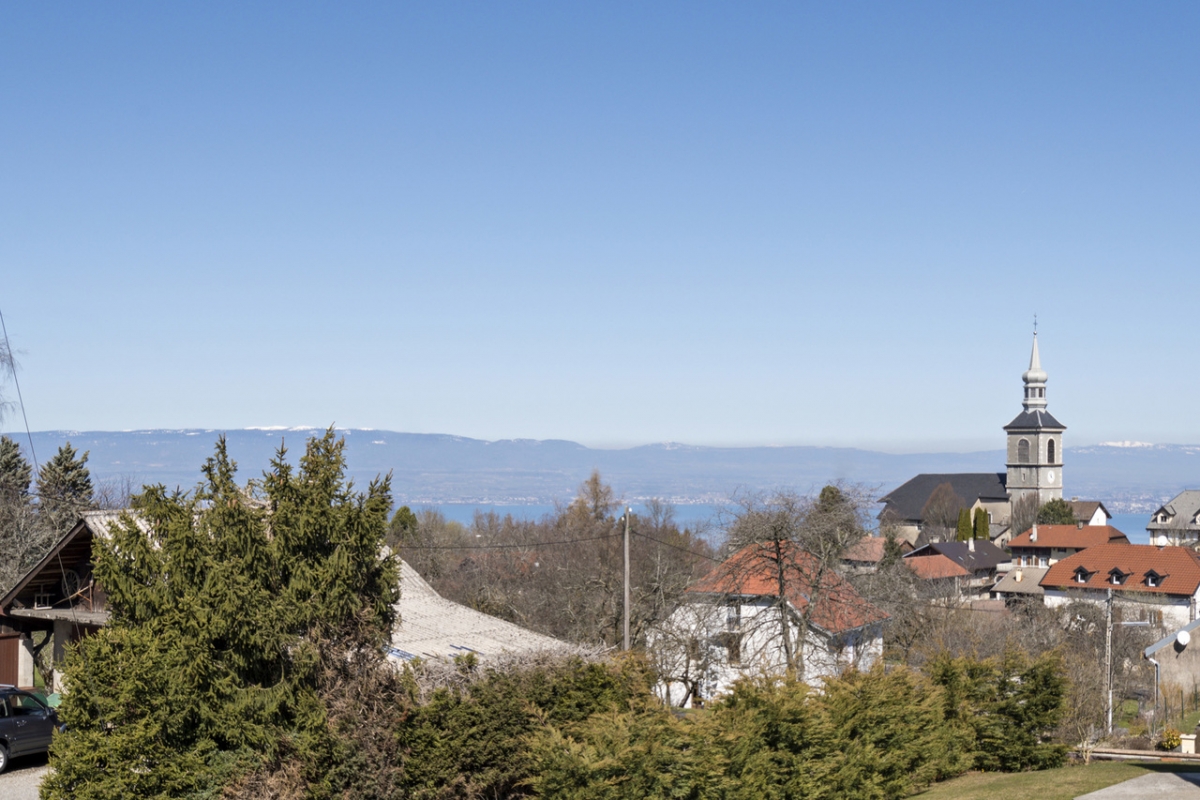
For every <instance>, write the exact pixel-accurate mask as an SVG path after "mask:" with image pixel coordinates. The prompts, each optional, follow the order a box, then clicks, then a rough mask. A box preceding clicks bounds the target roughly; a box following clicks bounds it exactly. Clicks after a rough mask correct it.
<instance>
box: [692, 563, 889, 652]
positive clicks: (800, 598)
mask: <svg viewBox="0 0 1200 800" xmlns="http://www.w3.org/2000/svg"><path fill="white" fill-rule="evenodd" d="M780 562H782V563H783V564H784V570H785V575H784V583H785V587H786V590H787V601H788V602H789V603H790V604H791V606H792V607H793V608H794V609H796V611H797V612H798V613H801V614H803V613H805V611H806V610H807V608H808V604H809V598H810V597H812V596H814V595H815V596H816V597H817V605H816V608H814V609H813V611H812V615H811V616H810V617H809V620H810V621H811V622H812V624H813V625H816V626H817V627H818V628H821V629H822V630H825V631H828V632H829V633H844V632H846V631H850V630H854V629H855V628H861V627H863V626H864V625H870V624H872V623H875V622H882V621H883V620H885V619H887V618H888V615H887V613H885V612H884V611H883V610H882V609H879V608H876V607H875V606H873V605H871V604H870V603H868V602H867V601H866V600H865V599H863V597H862V595H860V594H859V593H858V592H857V591H855V589H854V587H853V586H851V585H850V584H849V583H848V582H847V581H846V580H845V579H844V578H842V576H840V575H838V574H837V572H835V571H834V570H833V569H830V568H824V569H822V568H821V565H820V562H819V561H818V560H817V559H816V557H815V556H813V555H812V554H811V553H808V552H805V551H804V550H802V549H801V548H800V546H799V545H797V544H795V543H794V542H784V543H783V544H782V545H781V558H776V552H775V546H774V544H772V543H769V542H762V543H758V544H749V545H746V546H745V547H743V548H742V549H741V550H738V551H737V552H736V553H734V554H733V555H731V556H730V557H729V558H727V559H725V560H724V561H723V562H721V563H720V564H718V565H717V566H716V567H715V568H714V569H713V571H712V572H710V573H709V574H708V575H707V576H705V577H704V578H702V579H701V580H699V581H697V582H696V583H695V584H694V585H693V586H692V587H691V588H689V589H688V592H691V593H701V594H716V595H735V596H742V597H778V596H779V577H778V568H779V564H780Z"/></svg>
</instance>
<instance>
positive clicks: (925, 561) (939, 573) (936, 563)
mask: <svg viewBox="0 0 1200 800" xmlns="http://www.w3.org/2000/svg"><path fill="white" fill-rule="evenodd" d="M904 563H905V564H907V565H908V568H909V569H911V570H912V571H913V572H915V573H916V574H917V577H918V578H922V579H924V580H927V581H930V580H934V579H935V578H967V577H970V575H971V573H970V571H968V570H967V568H966V567H964V566H962V565H961V564H958V563H955V562H954V561H952V560H950V559H949V558H946V557H945V556H944V555H942V554H941V553H937V554H935V555H932V556H914V557H913V558H906V559H904Z"/></svg>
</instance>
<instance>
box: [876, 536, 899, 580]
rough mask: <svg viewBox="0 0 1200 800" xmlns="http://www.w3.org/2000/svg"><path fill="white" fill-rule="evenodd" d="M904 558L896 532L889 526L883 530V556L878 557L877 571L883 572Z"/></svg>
mask: <svg viewBox="0 0 1200 800" xmlns="http://www.w3.org/2000/svg"><path fill="white" fill-rule="evenodd" d="M902 558H904V550H902V549H901V548H900V542H899V541H898V540H897V539H896V532H895V531H894V530H892V529H891V528H888V529H886V530H884V532H883V557H882V558H880V559H879V571H880V572H885V571H887V570H889V569H891V568H892V567H894V566H895V565H897V564H899V563H900V560H901V559H902Z"/></svg>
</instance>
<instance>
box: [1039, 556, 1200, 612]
mask: <svg viewBox="0 0 1200 800" xmlns="http://www.w3.org/2000/svg"><path fill="white" fill-rule="evenodd" d="M1041 586H1042V589H1044V590H1045V596H1044V597H1045V603H1046V605H1047V606H1050V607H1056V606H1063V605H1066V604H1068V603H1071V602H1073V601H1076V600H1083V601H1086V602H1091V603H1097V604H1103V603H1106V602H1107V599H1108V594H1109V592H1110V591H1111V592H1112V596H1113V604H1114V607H1115V608H1116V609H1117V614H1118V615H1119V616H1120V617H1122V618H1124V619H1126V620H1145V621H1148V622H1150V623H1151V624H1152V625H1155V626H1158V627H1165V628H1180V627H1183V626H1184V625H1186V624H1188V623H1189V622H1191V621H1192V620H1194V619H1196V618H1197V608H1198V607H1200V556H1198V555H1197V554H1196V552H1195V551H1194V550H1192V549H1191V548H1189V547H1175V546H1165V547H1160V546H1156V545H1150V544H1121V543H1112V544H1098V545H1095V546H1093V547H1089V548H1087V549H1086V550H1080V551H1079V552H1077V553H1074V554H1072V555H1069V556H1067V557H1066V558H1064V559H1062V560H1061V561H1057V562H1055V563H1054V564H1051V565H1050V567H1049V568H1048V569H1047V570H1046V574H1045V576H1044V577H1043V578H1042V580H1041Z"/></svg>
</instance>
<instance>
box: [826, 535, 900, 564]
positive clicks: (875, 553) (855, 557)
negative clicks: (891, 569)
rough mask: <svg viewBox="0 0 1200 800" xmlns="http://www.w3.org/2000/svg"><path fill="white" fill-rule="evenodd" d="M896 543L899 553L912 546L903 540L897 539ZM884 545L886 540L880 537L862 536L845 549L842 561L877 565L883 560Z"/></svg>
mask: <svg viewBox="0 0 1200 800" xmlns="http://www.w3.org/2000/svg"><path fill="white" fill-rule="evenodd" d="M896 543H897V544H899V545H900V552H901V553H907V552H908V551H909V550H912V545H911V544H909V543H908V542H906V541H905V540H903V539H897V540H896ZM886 544H887V539H885V538H883V537H882V536H864V537H863V538H861V539H859V540H858V541H857V542H855V543H854V544H852V545H850V547H848V548H847V549H846V553H845V554H844V555H843V556H842V560H843V561H862V562H866V563H870V564H878V563H879V562H880V561H882V560H883V550H884V546H885V545H886Z"/></svg>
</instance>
